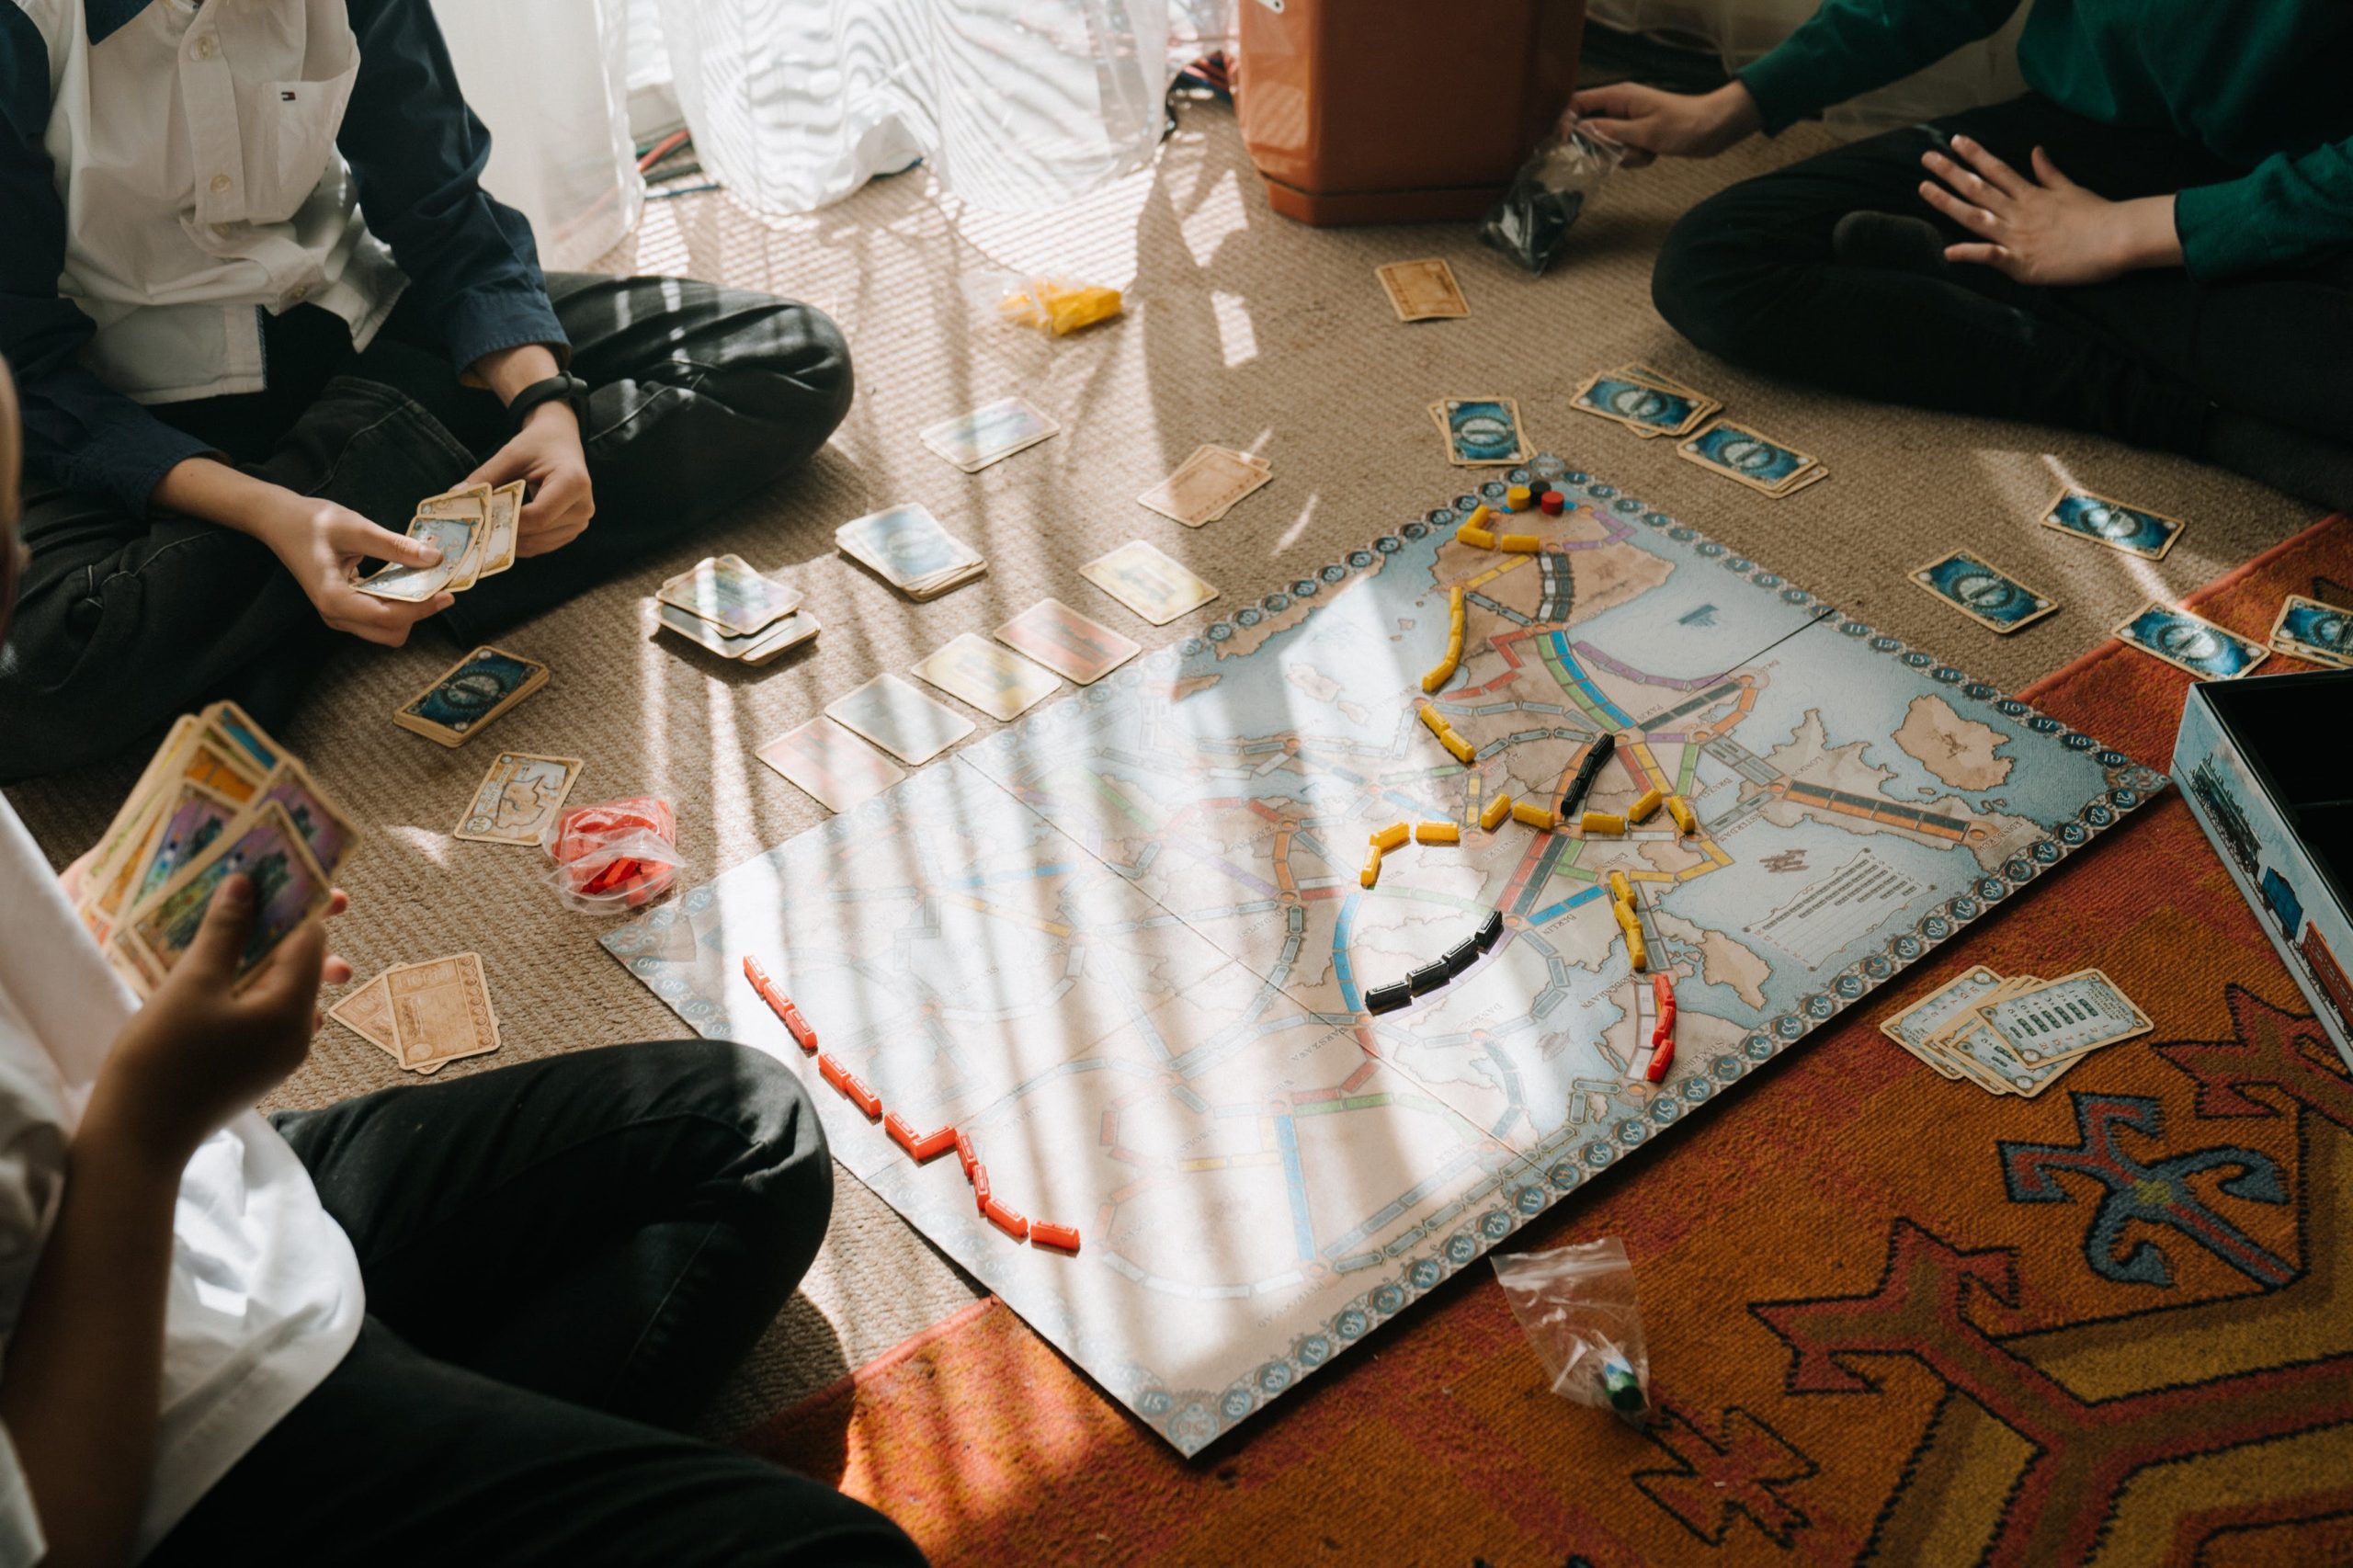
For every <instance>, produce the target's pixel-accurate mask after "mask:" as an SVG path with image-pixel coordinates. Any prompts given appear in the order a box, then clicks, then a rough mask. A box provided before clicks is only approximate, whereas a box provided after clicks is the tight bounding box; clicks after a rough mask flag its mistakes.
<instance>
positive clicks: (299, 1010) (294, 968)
mask: <svg viewBox="0 0 2353 1568" xmlns="http://www.w3.org/2000/svg"><path fill="white" fill-rule="evenodd" d="M326 958H327V928H326V927H325V926H323V925H321V924H320V923H319V922H318V921H316V920H305V921H303V922H302V923H301V925H300V926H296V927H294V929H293V930H291V931H289V932H288V933H287V934H286V935H285V937H283V938H282V939H281V940H280V941H279V942H278V946H277V948H276V949H273V950H272V951H271V953H270V955H269V957H268V958H267V959H265V960H262V965H261V968H259V969H258V970H256V971H255V972H254V978H253V983H251V984H249V985H247V986H246V987H245V999H246V1000H247V1001H248V1002H250V1003H252V1004H253V1005H254V1006H256V1007H259V1008H261V1009H262V1010H263V1011H265V1012H270V1013H276V1012H279V1011H280V1010H283V1011H284V1013H285V1014H286V1016H288V1017H301V1015H302V1014H304V1013H307V1012H310V1011H311V1010H312V1009H313V1007H314V1006H316V1005H317V1002H318V995H319V978H320V976H321V974H322V973H324V971H325V969H326Z"/></svg>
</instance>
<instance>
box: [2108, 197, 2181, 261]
mask: <svg viewBox="0 0 2353 1568" xmlns="http://www.w3.org/2000/svg"><path fill="white" fill-rule="evenodd" d="M2116 206H2117V213H2116V216H2117V220H2118V222H2117V225H2116V227H2117V233H2118V248H2119V252H2120V254H2119V256H2118V258H2117V259H2118V261H2119V262H2120V267H2121V270H2124V271H2127V272H2133V271H2142V270H2146V269H2148V268H2152V267H2179V266H2181V265H2182V254H2181V232H2180V230H2179V229H2178V228H2177V227H2176V225H2175V222H2174V199H2173V198H2172V197H2170V196H2143V197H2136V198H2134V199H2131V200H2130V201H2120V202H2118V203H2117V204H2116Z"/></svg>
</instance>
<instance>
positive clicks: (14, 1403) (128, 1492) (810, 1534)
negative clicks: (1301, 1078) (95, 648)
mask: <svg viewBox="0 0 2353 1568" xmlns="http://www.w3.org/2000/svg"><path fill="white" fill-rule="evenodd" d="M17 463H18V457H17V417H16V407H15V403H14V397H13V392H12V388H11V383H10V380H9V377H8V374H7V371H6V363H5V361H0V638H5V637H6V635H7V632H8V612H9V607H10V603H11V601H12V599H13V595H14V589H15V586H16V579H17V574H18V572H19V571H20V569H21V567H22V565H23V552H22V550H21V548H20V546H19V545H18V543H17V538H16V531H15V521H16V518H15V512H16V502H15V497H16V494H17ZM344 902H345V901H344V898H343V895H342V894H341V893H339V892H338V893H337V894H336V896H335V901H334V903H332V904H331V905H330V913H331V914H340V913H341V912H342V909H343V907H344ZM0 907H5V908H6V910H7V912H8V914H7V919H6V926H5V927H0V1568H17V1565H20V1564H30V1563H33V1562H47V1563H51V1564H54V1565H56V1568H84V1565H96V1564H118V1563H122V1562H130V1561H132V1560H134V1559H143V1560H144V1561H146V1562H152V1563H190V1564H199V1563H200V1564H218V1563H222V1562H242V1563H273V1562H300V1563H303V1564H305V1565H309V1564H321V1563H333V1562H426V1561H431V1560H435V1559H439V1560H445V1561H449V1562H500V1563H542V1562H544V1563H549V1564H558V1563H561V1564H563V1565H564V1568H576V1565H577V1564H579V1563H581V1562H624V1563H636V1562H643V1563H659V1564H664V1565H671V1564H687V1563H713V1564H722V1563H723V1564H751V1563H760V1564H769V1563H778V1564H783V1563H790V1564H803V1563H805V1564H817V1563H825V1564H835V1563H842V1564H857V1563H872V1564H878V1565H881V1564H893V1565H904V1564H920V1563H921V1562H922V1561H923V1559H922V1556H921V1554H920V1553H919V1552H917V1551H916V1550H915V1547H914V1546H913V1544H912V1543H910V1542H909V1541H908V1540H907V1539H906V1538H905V1536H904V1535H903V1534H901V1533H900V1532H899V1530H898V1529H897V1528H895V1527H894V1526H892V1524H891V1523H890V1521H889V1520H887V1519H885V1518H884V1517H882V1516H881V1515H880V1514H878V1513H876V1512H874V1511H873V1510H872V1509H870V1508H868V1507H866V1506H864V1505H862V1504H858V1503H856V1502H853V1501H851V1500H849V1499H847V1498H845V1497H843V1496H841V1495H840V1494H837V1493H835V1492H834V1491H833V1490H831V1489H830V1488H828V1487H825V1486H823V1485H820V1484H819V1483H816V1482H813V1481H810V1480H807V1479H804V1478H802V1477H799V1476H795V1475H792V1474H790V1473H789V1472H787V1471H782V1470H779V1469H776V1468H774V1467H772V1466H769V1465H767V1464H765V1463H763V1462H761V1461H759V1460H755V1459H753V1458H752V1457H750V1456H749V1455H746V1454H743V1453H740V1452H735V1451H733V1450H729V1449H719V1448H716V1447H712V1446H710V1445H707V1444H703V1443H699V1442H696V1441H694V1440H692V1439H689V1438H688V1437H681V1436H678V1435H676V1434H675V1433H674V1432H671V1431H667V1430H664V1429H663V1427H664V1426H676V1425H678V1424H682V1423H684V1422H686V1421H688V1420H689V1419H691V1418H692V1417H693V1415H695V1414H696V1412H697V1410H698V1408H699V1406H700V1405H701V1404H702V1403H704V1402H705V1401H706V1400H707V1399H708V1398H709V1396H710V1393H711V1392H713V1390H714V1389H715V1388H716V1387H717V1386H718V1384H719V1383H720V1381H722V1379H723V1378H724V1377H725V1376H726V1375H727V1373H728V1372H729V1371H730V1370H731V1369H732V1368H733V1365H734V1364H735V1362H736V1361H737V1359H738V1358H740V1357H741V1356H742V1354H743V1353H744V1351H745V1349H747V1348H748V1347H749V1346H750V1345H751V1344H752V1342H753V1341H754V1339H756V1337H757V1336H758V1335H759V1333H760V1331H761V1330H762V1329H763V1328H764V1327H765V1326H766V1325H767V1323H768V1322H769V1320H770V1319H771V1318H772V1317H773V1316H774V1315H775V1312H776V1311H777V1309H778V1308H779V1306H780V1305H781V1304H782V1302H783V1301H784V1300H785V1299H786V1298H787V1297H788V1296H790V1294H791V1291H792V1289H793V1286H794V1285H795V1283H796V1282H797V1281H798V1280H799V1278H800V1277H801V1273H802V1272H803V1271H804V1270H805V1269H806V1268H807V1267H808V1265H809V1262H810V1260H811V1259H812V1258H813V1256H815V1253H816V1249H817V1245H818V1243H819V1241H820V1240H821V1239H822V1237H823V1236H824V1228H825V1219H826V1215H827V1213H828V1210H830V1207H831V1203H832V1182H833V1176H832V1166H831V1163H830V1160H829V1157H828V1155H827V1153H826V1149H825V1141H824V1134H823V1132H822V1131H820V1129H819V1127H818V1123H817V1119H816V1116H815V1113H814V1111H813V1108H811V1107H810V1105H809V1103H808V1101H807V1098H806V1097H805V1096H804V1094H803V1093H802V1091H801V1086H800V1080H799V1079H798V1078H797V1077H795V1076H794V1075H793V1074H791V1073H790V1071H789V1070H787V1069H785V1068H783V1067H781V1066H779V1064H778V1063H776V1062H773V1061H771V1060H770V1059H768V1058H767V1057H765V1056H762V1055H760V1054H758V1053H757V1052H755V1051H749V1050H745V1049H744V1048H742V1047H737V1046H733V1045H728V1044H725V1043H722V1042H712V1041H705V1040H682V1041H675V1042H666V1043H657V1044H648V1045H639V1046H619V1047H613V1048H609V1049H607V1050H602V1051H581V1052H574V1053H570V1054H565V1055H561V1056H556V1057H552V1058H549V1059H546V1060H542V1061H538V1062H526V1063H523V1064H521V1065H518V1066H512V1067H504V1068H499V1069H495V1070H493V1071H489V1072H483V1073H477V1074H467V1075H463V1076H459V1077H457V1078H456V1081H454V1082H451V1083H448V1084H443V1085H432V1086H422V1087H414V1088H398V1089H389V1090H385V1091H383V1092H381V1093H380V1094H375V1095H370V1096H365V1097H363V1098H360V1099H356V1100H348V1101H345V1102H343V1103H341V1104H337V1105H334V1106H329V1107H327V1108H324V1109H322V1110H317V1111H311V1112H299V1113H281V1114H279V1115H278V1116H277V1117H275V1118H269V1119H266V1118H264V1117H263V1116H261V1115H260V1114H259V1113H257V1112H256V1110H255V1109H254V1108H253V1107H254V1105H255V1103H256V1101H257V1100H258V1099H260V1098H261V1097H262V1096H265V1095H267V1094H268V1093H269V1092H270V1091H271V1090H272V1089H273V1088H275V1087H276V1086H277V1085H278V1083H279V1082H280V1081H281V1080H282V1079H284V1078H285V1077H286V1075H287V1074H290V1073H291V1072H292V1071H293V1070H294V1069H295V1068H297V1067H299V1066H300V1065H301V1063H302V1062H303V1060H304V1058H305V1057H306V1056H307V1055H308V1053H309V1051H310V1045H311V1038H312V1036H313V1033H314V1032H315V1030H316V1029H317V1028H318V1027H319V1023H320V1019H319V1016H318V1013H317V1011H316V1006H317V997H318V991H319V987H320V984H321V983H322V981H323V980H324V981H325V982H328V983H343V982H345V981H347V980H349V979H350V978H351V969H350V966H349V965H347V964H346V963H345V962H344V961H343V960H341V959H340V958H337V957H335V956H333V955H332V954H330V953H329V952H328V951H327V948H326V937H325V931H324V926H323V925H322V924H321V923H320V922H316V921H313V922H311V923H309V924H307V925H305V926H302V927H301V928H300V929H299V930H297V931H296V932H295V933H293V934H292V935H290V936H289V937H287V938H286V939H285V940H284V941H283V942H282V943H281V944H280V945H279V946H278V949H277V950H276V951H275V952H274V953H273V954H272V955H271V957H270V958H269V959H268V960H267V962H266V964H265V966H264V967H263V969H262V970H261V971H259V972H258V973H257V974H256V976H255V977H254V978H253V979H252V980H251V981H250V982H249V983H246V984H245V985H244V987H243V988H242V989H239V988H238V987H237V986H236V985H235V984H233V975H234V973H235V969H236V959H237V956H238V954H239V953H240V952H241V950H242V949H243V947H244V936H245V932H246V930H247V928H248V926H249V925H250V922H251V920H252V918H253V909H252V890H251V886H250V884H249V882H248V881H246V879H244V878H242V877H240V878H232V879H230V880H229V881H227V882H225V883H223V884H222V890H221V892H220V893H219V894H218V895H217V896H216V897H215V898H214V900H213V902H212V906H211V908H210V911H209V912H208V913H207V915H206V917H205V923H204V926H203V929H202V931H201V933H200V934H199V937H198V939H197V941H196V943H195V945H194V946H193V947H192V948H191V949H189V951H188V954H187V955H186V956H185V957H184V958H183V959H182V960H181V961H180V963H179V964H178V965H177V967H176V968H175V969H174V970H173V971H172V972H171V974H170V975H169V977H168V978H167V979H166V980H165V983H163V985H162V986H160V987H159V988H158V989H157V990H156V992H155V994H154V995H153V997H152V998H150V999H149V1001H148V1002H147V1003H146V1005H145V1006H138V1005H137V1004H136V1003H135V1002H134V1001H133V999H132V998H131V994H130V993H129V992H128V991H127V990H126V989H125V988H124V987H123V985H122V983H121V982H120V981H119V979H118V978H117V977H116V976H115V974H114V972H113V971H111V970H110V969H109V968H108V966H107V964H106V961H105V960H104V959H103V958H102V957H101V956H100V954H99V952H98V949H97V946H96V944H94V943H93V942H92V941H91V940H90V938H89V936H88V934H87V933H86V932H85V930H84V928H83V926H82V925H81V922H80V921H79V920H78V919H77V918H76V916H75V915H74V910H73V906H72V904H71V903H70V902H69V900H68V899H67V897H66V895H65V892H64V891H63V888H62V887H61V886H60V885H59V883H58V881H57V880H56V879H55V878H54V877H52V876H51V873H50V870H49V864H48V862H47V860H46V859H45V858H43V857H42V855H41V853H40V849H39V848H38V847H37V846H35V845H34V844H33V842H32V840H31V838H30V836H29V835H28V834H27V833H26V832H25V829H24V826H23V824H21V823H19V822H18V821H17V817H16V814H15V812H14V811H13V810H11V809H10V808H8V807H7V806H6V804H0Z"/></svg>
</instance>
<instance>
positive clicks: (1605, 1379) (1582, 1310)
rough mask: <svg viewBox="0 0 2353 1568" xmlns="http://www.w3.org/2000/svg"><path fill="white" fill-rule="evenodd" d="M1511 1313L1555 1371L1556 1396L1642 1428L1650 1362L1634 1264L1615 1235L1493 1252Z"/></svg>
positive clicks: (1646, 1415)
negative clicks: (1536, 1248) (1533, 1249)
mask: <svg viewBox="0 0 2353 1568" xmlns="http://www.w3.org/2000/svg"><path fill="white" fill-rule="evenodd" d="M1493 1256H1494V1259H1495V1278H1497V1279H1498V1280H1500V1281H1501V1282H1502V1284H1503V1288H1504V1300H1506V1301H1509V1302H1510V1303H1511V1311H1512V1315H1513V1316H1514V1317H1516V1318H1518V1320H1519V1326H1520V1328H1521V1329H1522V1330H1524V1331H1525V1332H1526V1333H1527V1335H1528V1339H1529V1344H1531V1345H1533V1346H1536V1355H1537V1358H1539V1359H1540V1360H1541V1361H1542V1362H1543V1363H1544V1369H1545V1370H1546V1371H1548V1372H1550V1373H1552V1392H1554V1393H1556V1394H1559V1395H1560V1396H1561V1397H1562V1398H1563V1399H1565V1400H1571V1401H1574V1403H1578V1404H1591V1405H1598V1406H1599V1407H1601V1408H1602V1409H1604V1410H1611V1411H1615V1412H1617V1414H1618V1415H1620V1416H1621V1417H1622V1418H1624V1419H1625V1420H1628V1421H1631V1422H1632V1423H1634V1424H1635V1425H1636V1426H1641V1425H1642V1424H1643V1422H1645V1421H1646V1420H1648V1419H1649V1415H1650V1386H1651V1358H1650V1351H1649V1349H1648V1348H1647V1347H1646V1346H1644V1345H1643V1314H1642V1311H1641V1309H1640V1308H1639V1307H1638V1306H1636V1304H1635V1301H1634V1266H1633V1265H1632V1264H1631V1263H1629V1262H1628V1261H1627V1259H1626V1246H1625V1244H1624V1243H1622V1242H1620V1240H1619V1239H1618V1238H1617V1237H1615V1236H1605V1237H1603V1238H1602V1239H1601V1240H1599V1241H1597V1242H1586V1243H1584V1244H1581V1245H1577V1246H1565V1247H1556V1248H1554V1249H1553V1250H1552V1251H1551V1252H1529V1253H1519V1254H1517V1255H1515V1256H1506V1255H1504V1254H1501V1253H1497V1254H1495V1255H1493Z"/></svg>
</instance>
